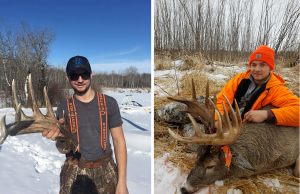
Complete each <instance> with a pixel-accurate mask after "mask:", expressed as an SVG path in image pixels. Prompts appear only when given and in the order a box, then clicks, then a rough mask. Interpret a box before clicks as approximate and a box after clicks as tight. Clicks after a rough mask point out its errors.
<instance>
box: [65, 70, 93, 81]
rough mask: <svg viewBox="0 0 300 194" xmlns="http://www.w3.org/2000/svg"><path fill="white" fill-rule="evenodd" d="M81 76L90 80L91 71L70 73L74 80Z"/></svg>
mask: <svg viewBox="0 0 300 194" xmlns="http://www.w3.org/2000/svg"><path fill="white" fill-rule="evenodd" d="M79 76H80V77H81V78H82V79H83V80H88V79H90V77H91V72H87V71H86V72H83V73H70V75H69V78H70V79H71V80H72V81H77V80H78V79H79Z"/></svg>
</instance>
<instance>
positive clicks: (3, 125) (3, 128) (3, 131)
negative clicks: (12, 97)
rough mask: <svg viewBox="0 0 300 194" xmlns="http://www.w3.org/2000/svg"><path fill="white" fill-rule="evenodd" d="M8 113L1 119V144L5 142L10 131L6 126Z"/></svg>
mask: <svg viewBox="0 0 300 194" xmlns="http://www.w3.org/2000/svg"><path fill="white" fill-rule="evenodd" d="M5 117H6V114H4V115H3V116H2V119H1V136H0V145H1V144H3V142H4V140H5V139H6V137H7V135H8V133H7V128H6V122H5Z"/></svg>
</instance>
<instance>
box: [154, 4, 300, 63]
mask: <svg viewBox="0 0 300 194" xmlns="http://www.w3.org/2000/svg"><path fill="white" fill-rule="evenodd" d="M259 3H261V4H259ZM299 17H300V4H299V0H288V1H283V0H280V1H278V0H262V1H254V0H230V1H229V0H214V1H207V0H173V1H169V0H155V8H154V49H155V55H156V56H170V57H171V58H172V59H174V58H176V57H178V58H180V57H182V56H192V55H193V56H195V55H196V56H198V57H201V58H204V59H206V60H207V61H208V62H212V61H221V62H235V61H247V59H248V57H249V55H250V54H251V53H252V52H253V51H254V50H255V49H256V48H257V47H258V46H261V45H267V46H269V47H271V48H273V49H274V51H275V53H276V55H275V57H276V58H277V59H280V60H282V61H286V62H287V63H288V65H289V66H295V65H296V64H298V63H299V47H300V46H299V42H300V41H299V40H300V35H299V34H300V33H299V31H300V20H299Z"/></svg>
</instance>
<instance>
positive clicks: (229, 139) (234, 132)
mask: <svg viewBox="0 0 300 194" xmlns="http://www.w3.org/2000/svg"><path fill="white" fill-rule="evenodd" d="M192 89H193V90H192V91H193V97H192V100H187V99H180V102H183V103H185V104H186V105H188V110H186V111H185V112H187V113H188V116H189V118H190V119H191V121H192V124H193V126H194V130H195V134H194V136H192V137H181V136H179V135H178V134H176V133H174V132H173V131H172V130H171V129H169V133H170V134H171V136H172V137H173V138H175V139H177V140H179V141H182V142H184V143H192V144H201V145H228V144H232V143H234V142H235V141H236V139H237V137H238V136H239V134H240V132H241V127H242V119H241V114H240V111H239V109H237V110H236V114H235V113H234V111H233V108H232V106H231V104H230V103H229V100H228V99H227V97H226V96H225V95H224V97H225V100H226V103H227V105H228V107H229V113H230V115H231V117H232V122H233V126H232V125H231V122H230V119H229V116H228V113H227V112H226V111H225V112H224V115H222V114H221V113H220V111H219V110H218V109H217V107H216V105H215V103H214V102H212V101H211V100H210V99H209V100H210V103H211V106H212V107H215V108H216V114H217V117H218V121H219V122H217V123H218V126H217V131H216V133H214V134H205V133H203V132H202V131H201V129H200V127H199V126H198V124H197V123H196V121H195V119H194V117H196V118H200V119H201V121H202V122H203V121H204V123H206V122H207V121H205V119H204V118H202V117H203V115H205V114H208V113H209V111H208V110H207V108H205V107H208V103H207V102H208V101H207V99H208V96H209V95H208V90H209V89H208V84H207V87H206V100H205V104H206V105H205V107H203V105H201V104H200V103H199V102H196V101H197V100H196V95H195V87H194V82H193V80H192ZM169 99H172V100H175V101H178V98H177V99H174V98H169ZM214 101H215V98H214ZM234 102H235V105H236V107H237V102H236V100H234ZM200 105H201V106H200ZM222 105H223V109H224V110H226V109H225V104H224V102H222ZM191 106H194V107H191ZM195 106H196V107H195ZM195 110H198V111H199V112H195ZM190 111H192V112H190ZM201 111H203V112H201ZM190 113H192V114H190ZM201 115H202V116H201ZM208 119H209V121H210V122H212V121H211V118H210V117H208ZM213 121H214V120H213ZM222 123H223V125H224V132H223V129H222Z"/></svg>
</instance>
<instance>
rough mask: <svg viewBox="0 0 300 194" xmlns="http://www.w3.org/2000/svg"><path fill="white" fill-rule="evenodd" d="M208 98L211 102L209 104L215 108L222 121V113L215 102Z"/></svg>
mask: <svg viewBox="0 0 300 194" xmlns="http://www.w3.org/2000/svg"><path fill="white" fill-rule="evenodd" d="M208 100H209V102H210V103H211V105H212V106H213V107H214V108H215V110H216V111H217V112H218V113H219V114H220V117H221V118H222V121H224V117H223V115H222V113H221V112H220V110H219V109H218V107H217V106H216V104H215V103H214V102H213V101H212V100H211V99H208Z"/></svg>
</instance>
